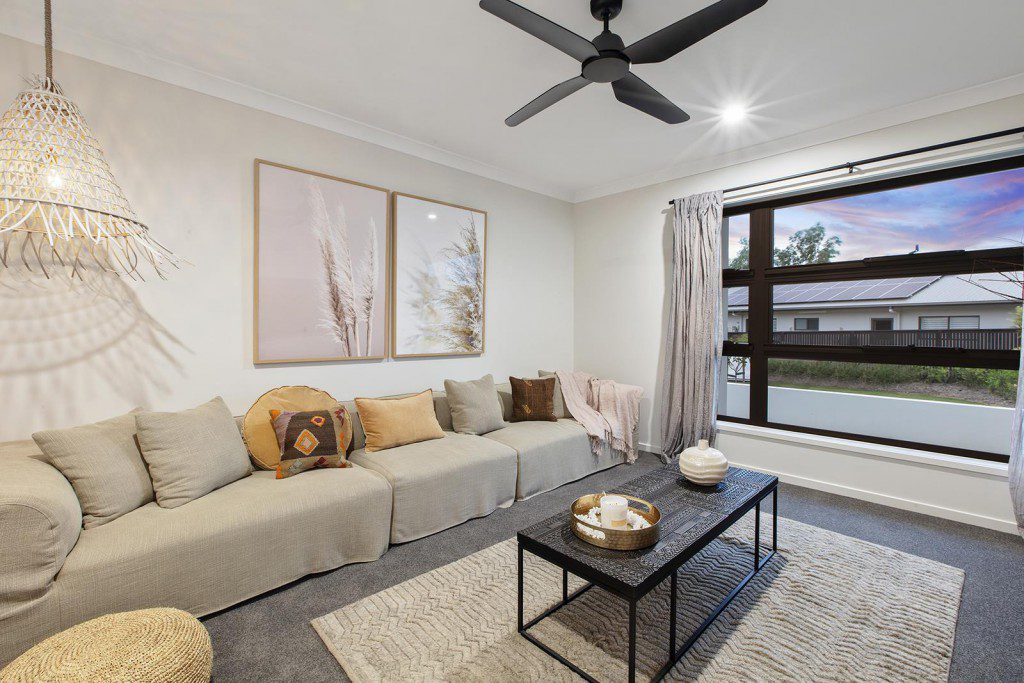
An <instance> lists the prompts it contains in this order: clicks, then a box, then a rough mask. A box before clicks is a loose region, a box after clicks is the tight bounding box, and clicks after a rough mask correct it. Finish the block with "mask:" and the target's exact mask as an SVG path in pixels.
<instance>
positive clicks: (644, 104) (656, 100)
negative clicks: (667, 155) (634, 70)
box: [612, 74, 690, 123]
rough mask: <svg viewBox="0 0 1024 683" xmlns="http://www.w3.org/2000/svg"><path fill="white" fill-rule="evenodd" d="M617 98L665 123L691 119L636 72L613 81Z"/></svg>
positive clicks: (613, 88)
mask: <svg viewBox="0 0 1024 683" xmlns="http://www.w3.org/2000/svg"><path fill="white" fill-rule="evenodd" d="M612 90H614V91H615V99H617V100H618V101H619V102H622V103H623V104H628V105H629V106H631V107H633V108H634V109H639V110H640V111H642V112H644V113H645V114H650V115H651V116H653V117H654V118H656V119H661V120H662V121H664V122H665V123H683V122H684V121H689V120H690V115H689V114H687V113H686V112H685V111H683V110H682V109H680V108H679V107H677V106H676V105H674V104H672V102H670V101H669V99H668V98H667V97H665V96H664V95H662V94H661V93H660V92H658V91H657V90H655V89H654V88H652V87H651V86H649V85H647V83H645V82H644V81H643V79H641V78H640V77H639V76H637V75H636V74H626V75H625V76H623V77H622V78H620V79H619V80H617V81H614V82H613V83H612Z"/></svg>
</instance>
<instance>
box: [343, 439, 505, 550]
mask: <svg viewBox="0 0 1024 683" xmlns="http://www.w3.org/2000/svg"><path fill="white" fill-rule="evenodd" d="M349 460H351V461H352V462H353V463H355V464H357V465H359V466H362V467H366V468H368V469H372V470H375V471H377V472H380V473H381V474H383V475H384V476H385V477H386V478H387V480H388V483H389V484H391V488H392V491H393V496H394V504H393V508H394V510H393V513H392V517H391V542H392V543H404V542H406V541H412V540H415V539H417V538H421V537H423V536H428V535H430V534H433V533H436V532H438V531H442V530H443V529H447V528H448V527H452V526H455V525H456V524H461V523H462V522H465V521H466V520H467V519H472V518H474V517H483V516H484V515H488V514H490V513H491V512H493V511H494V510H495V509H497V508H499V507H507V506H509V505H511V504H512V501H513V499H514V498H515V490H516V453H515V451H513V450H512V449H511V448H507V447H505V446H503V445H501V444H499V443H497V442H495V441H491V440H489V439H485V438H483V437H479V436H470V435H468V434H455V433H453V432H445V434H444V438H442V439H437V440H434V441H423V442H420V443H415V444H410V445H407V446H400V447H398V448H389V449H387V450H384V451H376V452H370V451H367V450H365V449H360V450H356V451H353V452H352V454H351V455H350V456H349Z"/></svg>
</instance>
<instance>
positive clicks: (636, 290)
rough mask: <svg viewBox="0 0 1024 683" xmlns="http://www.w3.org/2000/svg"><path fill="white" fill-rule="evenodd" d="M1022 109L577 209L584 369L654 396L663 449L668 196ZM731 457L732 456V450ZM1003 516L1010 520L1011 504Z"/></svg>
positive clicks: (971, 125) (652, 423) (910, 129)
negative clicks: (661, 398) (661, 396)
mask: <svg viewBox="0 0 1024 683" xmlns="http://www.w3.org/2000/svg"><path fill="white" fill-rule="evenodd" d="M1021 111H1024V96H1018V97H1014V98H1009V99H1005V100H1000V101H996V102H990V103H988V104H984V105H981V106H977V107H973V108H970V109H965V110H961V111H957V112H952V113H948V114H943V115H940V116H936V117H932V118H928V119H923V120H921V121H917V122H914V123H909V124H905V125H901V126H895V127H891V128H886V129H883V130H880V131H876V132H873V133H868V134H864V135H859V136H855V137H851V138H846V139H843V140H839V141H836V142H833V143H829V144H825V145H819V146H815V147H810V148H806V149H800V150H796V151H792V152H789V153H786V154H781V155H777V156H773V157H769V158H765V159H761V160H758V161H753V162H749V163H744V164H739V165H735V166H730V167H725V168H721V169H719V170H716V171H711V172H707V173H702V174H699V175H695V176H691V177H687V178H681V179H679V180H675V181H671V182H666V183H660V184H657V185H651V186H648V187H645V188H641V189H638V190H632V191H629V192H623V193H620V194H616V195H611V196H607V197H602V198H599V199H594V200H591V201H587V202H583V203H580V204H577V205H575V207H574V218H575V223H576V243H575V286H574V289H575V292H576V294H575V307H574V320H575V325H574V335H575V345H574V348H575V363H576V367H577V368H579V369H582V370H586V371H588V372H592V373H594V374H596V375H600V376H606V377H614V378H616V379H619V380H622V381H625V382H629V383H632V384H637V385H640V386H642V387H643V388H644V390H645V392H646V398H645V399H644V402H643V405H642V415H641V426H640V429H641V441H642V442H644V443H646V444H648V445H649V447H651V448H654V449H659V448H660V440H661V438H660V431H661V427H660V421H659V415H660V406H659V405H658V400H657V399H658V396H659V392H660V391H661V386H660V381H659V377H660V368H661V364H662V355H663V347H662V336H663V334H664V323H665V319H666V318H665V308H666V305H667V300H666V296H665V294H666V291H667V283H668V280H669V275H670V269H669V262H668V255H669V246H670V245H671V239H672V238H671V222H670V215H669V211H668V202H669V200H671V199H673V198H675V197H679V196H685V195H689V194H692V193H696V192H703V191H708V190H713V189H720V188H724V187H731V186H736V185H741V184H745V183H751V182H756V181H759V180H765V179H768V178H775V177H779V176H783V175H787V174H791V173H796V172H799V171H803V170H807V169H811V168H818V167H822V166H827V165H831V164H835V163H842V162H846V161H850V160H855V159H860V158H865V157H870V156H874V155H879V154H884V153H888V152H894V151H899V150H902V149H909V148H913V147H917V146H923V145H927V144H932V143H936V142H942V141H945V140H951V139H956V138H960V137H967V136H970V135H975V134H978V133H983V132H989V131H994V130H1001V129H1004V128H1011V127H1014V126H1019V125H1020V112H1021ZM963 427H964V429H969V428H970V425H963ZM1007 438H1009V435H1007ZM730 443H731V442H730ZM810 450H813V448H812V449H810ZM726 451H727V452H726V454H727V455H729V453H728V449H726ZM808 457H811V456H808ZM872 462H873V465H872V469H871V471H870V472H869V474H867V475H865V476H866V477H867V478H868V479H870V478H871V477H876V478H879V479H881V478H884V477H889V476H895V475H893V473H891V472H890V471H889V470H888V469H887V467H888V465H887V464H886V463H885V461H882V460H878V461H872ZM819 465H820V464H819ZM819 465H815V466H816V467H817V466H819ZM792 467H793V468H794V472H796V473H798V472H799V471H800V467H801V465H800V462H799V460H797V461H794V462H793V463H792ZM808 467H810V465H808ZM818 476H820V477H824V479H823V481H824V480H828V481H829V482H830V483H831V484H834V485H837V486H842V485H845V484H843V480H844V477H846V470H845V469H844V468H838V467H837V468H833V469H828V468H826V470H825V471H824V472H819V473H818ZM900 481H902V482H903V483H902V484H901V485H904V486H906V487H910V488H914V487H916V486H918V483H917V482H914V481H906V480H900ZM1004 483H1005V482H1004ZM1007 495H1008V494H1007ZM950 500H956V501H957V502H956V505H962V506H964V507H965V508H969V507H970V506H971V505H972V503H971V502H970V501H964V500H963V496H959V495H958V496H952V494H951V498H950ZM979 504H980V503H979ZM1002 510H1003V512H1002V514H1004V515H1007V516H1006V520H1007V521H1008V520H1009V519H1010V517H1009V516H1008V507H1005V506H1004V508H1002Z"/></svg>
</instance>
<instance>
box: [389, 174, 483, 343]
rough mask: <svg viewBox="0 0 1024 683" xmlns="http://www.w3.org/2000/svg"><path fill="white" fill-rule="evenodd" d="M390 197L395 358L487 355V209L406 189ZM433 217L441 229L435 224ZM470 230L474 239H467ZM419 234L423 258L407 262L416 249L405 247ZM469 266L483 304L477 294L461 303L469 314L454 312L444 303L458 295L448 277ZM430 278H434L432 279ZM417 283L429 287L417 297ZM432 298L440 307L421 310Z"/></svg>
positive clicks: (460, 273)
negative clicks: (473, 255) (473, 252)
mask: <svg viewBox="0 0 1024 683" xmlns="http://www.w3.org/2000/svg"><path fill="white" fill-rule="evenodd" d="M391 201H392V207H391V217H392V218H391V220H392V226H393V227H392V235H391V254H392V264H391V277H392V282H391V297H392V301H391V354H392V357H393V358H436V357H445V356H449V357H450V356H479V355H482V354H483V353H484V350H485V347H486V331H487V327H486V317H487V316H486V312H487V212H486V211H482V210H480V209H474V208H472V207H468V206H462V205H460V204H453V203H451V202H445V201H441V200H437V199H430V198H428V197H420V196H417V195H412V194H406V193H403V192H392V193H391ZM405 212H416V213H415V215H412V214H410V213H405ZM424 218H426V221H428V222H425V221H424ZM434 221H436V223H434V224H433V226H436V227H433V226H432V222H434ZM428 226H431V227H428ZM470 231H471V232H472V233H473V234H474V235H475V236H476V237H475V240H472V239H468V238H469V232H470ZM414 232H419V233H420V234H419V235H417V236H416V240H415V244H414V247H415V251H417V252H418V257H419V259H420V262H419V263H405V262H403V260H408V259H411V258H412V254H411V251H413V249H412V248H408V249H407V248H406V247H407V245H409V244H410V238H411V237H412V236H413V235H412V234H411V233H414ZM474 243H475V246H476V248H478V249H479V259H478V262H476V263H474V261H473V259H472V258H470V257H468V256H467V254H468V253H471V249H472V248H473V245H474ZM467 268H468V269H469V271H472V273H473V275H475V277H474V278H473V281H474V282H477V283H478V284H477V285H475V286H474V287H473V289H476V290H477V291H478V293H479V296H478V301H479V304H478V306H477V305H476V303H475V301H476V300H477V299H476V298H473V299H469V300H467V303H469V304H470V305H468V306H465V307H462V310H464V311H465V315H463V314H460V313H456V314H455V315H454V316H453V315H451V314H450V311H451V310H452V309H453V306H451V305H448V306H441V305H440V304H441V302H442V301H443V298H444V297H450V298H454V299H456V300H457V299H458V298H459V297H458V296H457V295H456V294H454V293H453V287H452V286H451V285H452V284H453V282H454V281H452V280H450V279H449V277H448V276H449V275H451V276H454V277H456V278H459V277H464V276H466V275H467V272H469V271H467ZM474 268H475V269H477V270H473V269H474ZM414 269H415V270H414ZM431 278H432V279H433V282H432V283H427V282H426V281H427V280H430V279H431ZM414 285H415V286H416V287H418V288H419V289H420V290H426V291H420V292H419V293H417V294H415V295H413V294H411V293H410V288H411V287H413V286H414ZM403 290H404V291H403ZM462 298H465V296H463V297H462ZM412 299H416V301H413V300H412ZM430 302H433V303H434V304H437V305H438V306H437V308H438V310H434V311H432V312H427V313H424V312H423V311H422V308H423V307H424V306H429V305H430ZM442 308H443V310H440V309H442ZM477 309H478V310H477ZM413 310H417V314H415V315H419V318H416V317H414V314H413V313H412V311H413ZM458 310H459V309H457V308H456V311H458ZM454 318H457V320H455V319H454ZM477 329H478V332H477ZM477 337H478V338H477Z"/></svg>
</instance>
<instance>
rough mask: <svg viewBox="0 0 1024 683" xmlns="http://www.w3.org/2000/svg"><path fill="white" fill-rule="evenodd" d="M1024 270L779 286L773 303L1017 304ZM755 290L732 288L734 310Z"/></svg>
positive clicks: (789, 305)
mask: <svg viewBox="0 0 1024 683" xmlns="http://www.w3.org/2000/svg"><path fill="white" fill-rule="evenodd" d="M1020 281H1021V277H1020V275H1019V274H1006V275H1004V274H1002V273H984V274H975V275H943V276H930V277H902V278H885V279H882V280H848V281H844V282H813V283H801V284H795V285H776V286H775V287H774V288H773V290H772V304H773V305H774V306H777V307H780V308H798V307H803V308H806V304H814V307H815V308H860V307H864V306H871V305H885V306H892V305H894V304H899V305H917V304H965V303H1014V302H1020V300H1021V286H1020V284H1019V283H1020ZM748 294H749V290H748V289H747V288H746V287H732V288H730V289H729V308H730V309H745V308H746V307H747V304H748Z"/></svg>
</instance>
